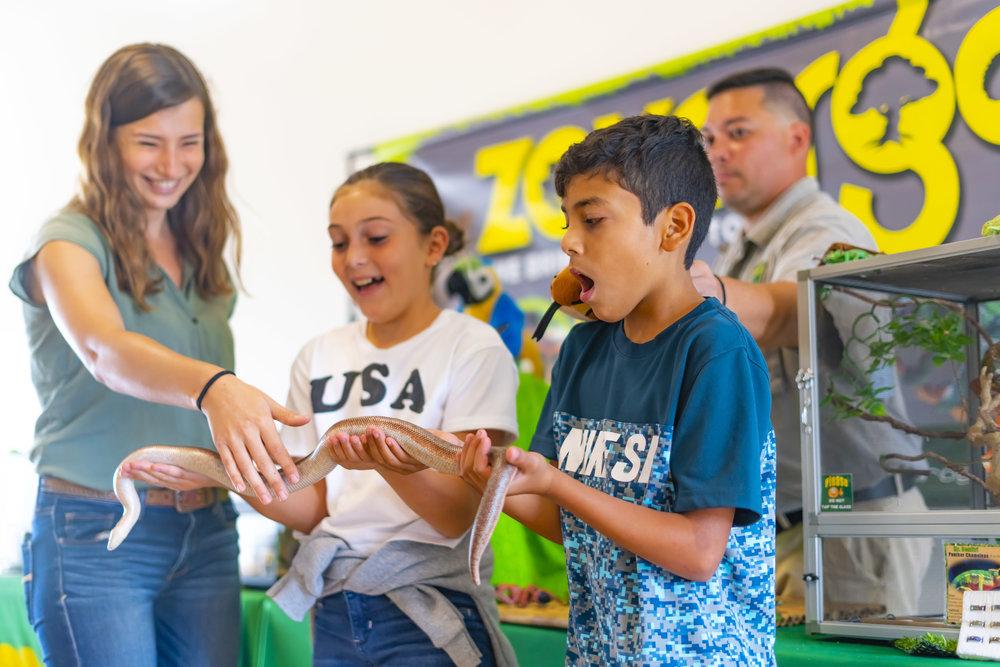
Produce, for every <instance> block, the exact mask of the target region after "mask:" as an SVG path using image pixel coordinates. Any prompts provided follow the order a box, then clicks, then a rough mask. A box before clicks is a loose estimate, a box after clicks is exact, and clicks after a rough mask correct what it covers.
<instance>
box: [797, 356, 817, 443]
mask: <svg viewBox="0 0 1000 667" xmlns="http://www.w3.org/2000/svg"><path fill="white" fill-rule="evenodd" d="M812 383H813V372H812V369H811V368H800V369H799V372H798V373H796V374H795V385H796V386H797V387H798V388H799V395H800V396H802V416H801V421H802V430H803V432H805V434H806V435H808V434H810V433H812V423H811V422H810V414H811V412H812V411H811V410H810V409H809V408H811V407H812Z"/></svg>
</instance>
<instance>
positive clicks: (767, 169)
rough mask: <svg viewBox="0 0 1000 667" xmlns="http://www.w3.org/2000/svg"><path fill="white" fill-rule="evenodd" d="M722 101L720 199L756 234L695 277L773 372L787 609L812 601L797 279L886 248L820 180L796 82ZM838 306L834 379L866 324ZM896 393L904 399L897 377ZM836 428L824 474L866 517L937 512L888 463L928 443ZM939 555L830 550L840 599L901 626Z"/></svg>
mask: <svg viewBox="0 0 1000 667" xmlns="http://www.w3.org/2000/svg"><path fill="white" fill-rule="evenodd" d="M708 98H709V107H708V116H707V120H706V121H705V125H704V128H703V132H704V136H705V142H706V148H707V150H708V155H709V159H710V160H711V163H712V168H713V171H714V173H715V177H716V181H717V183H718V187H719V193H720V196H721V198H722V202H723V203H724V204H725V206H726V208H727V209H729V210H732V211H735V212H736V213H739V214H740V215H741V216H743V218H744V219H745V221H746V222H745V224H744V226H743V229H742V230H741V232H740V233H739V234H738V235H737V237H736V238H735V239H734V241H733V242H732V243H731V244H730V245H729V247H728V248H726V249H725V251H724V252H723V253H722V254H721V255H720V257H719V258H718V260H717V262H716V264H715V267H714V271H713V270H712V269H711V268H709V267H708V265H707V264H705V263H704V262H697V261H696V262H695V263H694V265H693V266H692V268H691V275H692V278H693V279H694V282H695V286H696V287H697V288H698V290H699V291H700V292H701V293H702V294H703V295H705V296H715V297H716V298H718V299H719V300H720V301H722V302H723V303H724V304H725V305H727V306H728V307H729V308H730V309H732V310H733V311H734V312H735V313H736V314H737V316H738V317H739V318H740V321H741V322H742V323H743V325H744V326H745V327H746V328H747V329H748V330H749V331H750V333H751V334H752V335H753V336H754V338H755V339H756V340H757V343H758V344H759V345H760V347H761V349H762V351H763V352H764V354H765V358H766V359H767V362H768V369H769V371H770V374H771V394H772V421H773V423H774V430H775V435H776V438H777V459H778V489H777V512H778V514H777V523H778V528H777V530H778V539H777V563H776V569H775V575H776V576H775V582H776V588H777V594H778V596H779V598H780V597H786V598H802V597H804V587H803V582H802V574H803V572H802V460H801V439H800V431H799V428H800V421H799V419H800V417H799V394H798V389H797V386H796V381H795V378H796V373H797V371H798V369H799V367H800V365H799V351H798V335H799V332H798V312H797V310H798V308H797V285H796V279H797V275H796V274H797V273H798V271H800V270H802V269H808V268H812V267H815V266H817V264H818V263H819V259H820V258H821V257H822V256H823V254H824V253H825V252H826V250H827V249H828V248H829V247H830V245H831V244H832V243H834V242H844V243H849V244H852V245H856V246H859V247H862V248H869V249H876V247H875V241H874V239H873V238H872V235H871V234H870V233H869V231H868V230H867V229H866V228H865V226H864V225H863V224H862V223H861V221H860V220H858V219H857V218H856V217H855V216H854V215H852V214H851V213H849V212H848V211H846V210H845V209H844V208H842V207H841V206H840V205H839V204H837V203H836V202H835V201H834V200H833V199H832V198H830V196H829V195H827V194H826V193H824V192H821V191H820V189H819V186H818V184H817V182H816V180H815V179H813V178H811V177H809V176H808V175H807V168H806V165H807V158H808V155H809V149H810V146H811V144H812V133H813V121H812V112H811V110H810V108H809V105H808V104H807V103H806V101H805V98H803V96H802V94H801V93H800V92H799V90H798V89H797V88H796V86H795V82H794V80H793V79H792V77H791V75H790V74H788V72H785V71H784V70H780V69H770V68H768V69H755V70H750V71H745V72H739V73H736V74H733V75H731V76H728V77H726V78H724V79H722V80H721V81H718V82H716V83H715V84H713V85H712V86H710V87H709V89H708ZM833 297H834V298H832V299H827V300H826V301H824V307H825V309H826V311H827V312H828V313H829V316H830V317H829V319H828V320H827V321H828V323H830V324H831V325H832V326H829V327H826V330H827V331H828V334H827V338H825V339H824V340H821V341H820V347H819V349H820V350H821V353H822V355H823V357H824V359H823V362H824V363H823V364H821V366H824V371H827V370H833V369H834V368H835V367H836V366H837V364H838V363H839V361H840V358H841V356H842V354H843V350H844V341H845V340H847V339H848V338H849V336H850V335H851V333H850V332H851V331H852V328H851V327H852V324H853V323H854V320H855V318H856V317H857V315H858V314H860V312H862V311H861V310H860V309H859V304H858V303H857V302H856V301H855V300H853V299H850V298H849V297H847V296H846V295H842V294H834V295H833ZM860 306H862V307H863V310H870V306H868V305H866V304H860ZM824 317H825V316H824ZM821 328H822V327H821ZM853 353H856V350H855V351H853ZM824 364H825V365H824ZM891 381H892V383H893V386H895V376H894V374H893V377H892V378H891ZM734 400H736V399H734ZM885 403H886V404H887V408H888V409H889V411H890V412H895V413H896V414H902V413H903V411H904V406H903V404H902V397H901V395H900V393H899V392H898V391H894V392H893V393H892V395H891V396H889V397H888V398H887V399H886V400H885ZM822 422H823V423H822V431H821V432H822V438H823V439H822V445H821V446H822V450H823V451H822V459H821V460H822V463H821V468H822V473H823V474H841V473H851V474H852V475H853V487H854V508H855V509H856V510H869V511H898V512H921V511H926V509H927V507H926V505H925V503H924V499H923V496H922V495H921V493H920V491H919V490H918V489H917V488H915V487H914V485H915V480H916V478H917V475H889V474H888V473H886V472H885V471H884V470H883V469H882V468H881V467H880V466H879V456H880V455H881V454H886V453H902V454H916V453H920V452H921V450H922V448H921V441H920V439H919V438H917V437H915V436H912V435H907V434H905V433H902V432H900V431H896V430H894V429H892V428H891V427H890V426H889V425H888V424H885V423H879V422H869V421H862V420H860V419H848V420H842V419H837V418H835V417H834V416H833V415H832V413H831V411H830V410H828V409H824V410H823V412H822ZM914 467H919V466H914ZM924 467H926V466H924ZM817 481H818V480H817ZM930 549H931V544H930V540H928V539H901V538H896V539H888V538H866V539H859V538H851V539H832V540H831V539H827V540H825V544H824V552H825V559H824V569H823V578H824V579H825V582H824V583H825V584H826V585H825V587H824V591H825V595H826V599H827V601H831V602H845V603H857V604H871V603H877V604H883V605H885V607H886V611H887V612H889V613H893V614H896V615H897V616H898V615H906V614H915V613H917V612H918V609H917V602H918V599H919V594H920V590H919V588H920V586H919V583H920V581H921V578H922V576H921V575H922V573H923V572H924V571H925V570H926V568H927V565H928V562H929V559H930ZM915 577H916V578H915ZM915 584H916V585H915Z"/></svg>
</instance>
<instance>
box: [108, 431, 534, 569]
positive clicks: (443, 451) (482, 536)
mask: <svg viewBox="0 0 1000 667" xmlns="http://www.w3.org/2000/svg"><path fill="white" fill-rule="evenodd" d="M369 427H375V428H378V429H381V430H382V432H383V433H385V435H386V437H387V438H392V439H394V440H395V441H396V442H397V443H399V446H400V447H402V448H403V450H404V451H405V452H406V453H407V454H409V455H410V456H412V457H413V458H415V459H416V460H417V461H420V462H421V463H423V464H424V465H426V466H427V467H428V468H433V469H434V470H437V471H438V472H441V473H445V474H448V475H457V474H458V472H459V470H458V453H459V452H460V451H461V449H462V448H461V447H460V446H458V445H454V444H452V443H450V442H447V441H446V440H442V439H441V438H439V437H437V436H435V435H434V434H432V433H429V432H427V431H425V430H424V429H422V428H420V427H419V426H415V425H413V424H411V423H409V422H406V421H403V420H401V419H393V418H391V417H353V418H350V419H344V420H342V421H339V422H337V423H336V424H334V425H333V426H331V427H330V428H329V429H327V431H326V433H325V434H323V437H322V438H320V443H319V445H317V447H316V449H314V450H313V452H312V453H311V454H310V455H309V456H307V457H306V458H304V459H302V460H301V461H299V462H297V463H296V467H297V468H298V470H299V481H298V482H296V483H295V484H287V480H286V485H287V487H288V491H289V493H292V492H295V491H298V490H299V489H303V488H305V487H307V486H311V485H313V484H315V483H316V482H318V481H319V480H321V479H323V478H324V477H326V476H327V474H329V473H330V471H331V470H333V469H334V468H335V467H336V466H337V463H336V461H334V460H333V457H332V455H331V454H330V450H329V448H328V447H327V444H326V442H327V437H328V436H329V435H331V434H333V433H336V432H340V433H347V434H349V435H357V436H363V435H365V434H366V433H367V430H368V428H369ZM505 450H506V447H493V448H492V449H491V450H490V464H491V466H492V471H491V473H490V478H489V480H488V482H487V484H486V489H485V490H484V492H483V498H482V500H481V501H480V503H479V510H478V511H477V512H476V518H475V521H474V522H473V524H472V541H471V542H470V543H469V573H470V574H471V575H472V580H473V581H474V582H475V583H476V584H477V585H478V584H479V583H480V582H479V563H480V560H481V559H482V556H483V552H485V551H486V547H487V545H488V544H489V542H490V536H491V535H492V534H493V529H494V528H495V527H496V524H497V521H498V520H499V519H500V513H501V512H502V511H503V503H504V497H505V496H506V494H507V487H508V486H510V483H511V481H512V480H513V479H514V475H515V474H516V473H517V468H515V467H513V466H511V465H509V464H508V463H507V459H506V457H505V456H504V452H505ZM133 461H147V462H151V463H165V464H169V465H174V466H178V467H180V468H184V469H186V470H190V471H193V472H198V473H201V474H203V475H206V476H208V477H211V478H212V479H213V480H215V481H216V482H217V483H218V484H219V485H220V486H224V487H225V488H227V489H229V490H230V491H233V492H236V489H234V488H233V487H232V482H230V480H229V475H228V474H226V469H225V468H224V467H223V465H222V461H221V459H220V458H219V455H218V454H216V453H215V452H213V451H210V450H207V449H200V448H197V447H175V446H168V445H151V446H149V447H143V448H141V449H137V450H135V451H134V452H132V453H131V454H129V455H128V456H126V457H125V459H123V460H122V462H121V463H120V464H119V465H118V468H117V469H116V470H115V478H114V488H115V495H116V496H117V497H118V500H119V501H120V502H121V504H122V506H123V507H124V508H125V512H124V514H123V515H122V518H121V519H120V520H119V521H118V523H117V524H116V525H115V527H114V528H113V529H112V531H111V536H110V537H109V538H108V550H109V551H113V550H114V549H117V548H118V545H120V544H121V543H122V541H124V540H125V538H126V537H128V534H129V532H131V530H132V527H133V526H135V524H136V522H137V521H138V520H139V514H140V513H141V512H142V504H141V503H140V502H139V495H138V493H136V490H135V483H134V482H133V481H132V480H131V479H130V478H128V477H124V476H122V473H121V471H122V465H123V464H125V463H130V462H133ZM283 479H284V477H283ZM247 489H248V491H247V494H254V492H253V489H252V487H250V486H249V485H247ZM254 495H255V494H254Z"/></svg>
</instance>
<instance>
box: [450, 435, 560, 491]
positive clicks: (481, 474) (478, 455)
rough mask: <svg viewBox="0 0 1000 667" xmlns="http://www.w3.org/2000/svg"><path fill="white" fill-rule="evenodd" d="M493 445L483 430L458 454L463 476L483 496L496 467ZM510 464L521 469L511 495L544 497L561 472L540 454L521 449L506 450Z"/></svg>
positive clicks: (467, 441)
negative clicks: (492, 463) (492, 458)
mask: <svg viewBox="0 0 1000 667" xmlns="http://www.w3.org/2000/svg"><path fill="white" fill-rule="evenodd" d="M491 448H492V445H491V443H490V438H489V436H488V435H487V434H486V431H484V430H482V429H480V430H478V431H476V432H475V433H470V434H469V435H468V436H466V438H465V445H464V446H463V447H462V451H461V452H459V455H458V468H459V476H460V477H461V478H462V479H464V480H465V481H466V482H467V483H468V484H470V485H471V486H472V487H473V488H475V489H476V490H478V491H479V492H480V493H482V492H483V490H484V489H485V488H486V482H487V480H488V479H489V476H490V472H491V471H492V469H493V467H492V466H491V465H490V457H489V454H490V449H491ZM505 454H506V457H507V463H509V464H510V465H512V466H514V467H516V468H517V471H518V472H517V475H516V476H515V477H514V480H513V481H512V482H511V484H510V487H508V489H507V495H508V496H516V495H521V494H525V493H533V494H537V495H542V496H544V495H545V494H547V493H548V492H549V489H550V488H551V486H552V480H553V479H554V478H555V476H556V474H557V473H558V471H557V470H555V469H554V468H553V467H552V466H551V465H550V464H549V462H548V460H546V458H545V457H544V456H542V455H541V454H539V453H537V452H526V451H524V450H523V449H519V448H517V447H508V448H507V449H506V452H505Z"/></svg>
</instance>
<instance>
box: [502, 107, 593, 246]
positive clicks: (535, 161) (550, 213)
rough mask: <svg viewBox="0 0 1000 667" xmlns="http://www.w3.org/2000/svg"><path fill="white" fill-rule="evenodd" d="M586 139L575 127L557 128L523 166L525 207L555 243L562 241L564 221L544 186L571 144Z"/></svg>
mask: <svg viewBox="0 0 1000 667" xmlns="http://www.w3.org/2000/svg"><path fill="white" fill-rule="evenodd" d="M585 136H587V132H586V130H584V129H583V128H582V127H577V126H576V125H564V126H562V127H557V128H556V129H554V130H552V131H551V132H549V133H548V134H546V135H545V136H544V137H542V139H541V141H539V142H538V144H537V145H536V146H535V150H533V151H532V152H531V155H530V156H529V157H528V161H527V162H526V163H525V165H524V180H523V186H524V207H525V209H526V210H527V211H528V216H529V217H530V218H531V221H532V222H533V223H534V224H535V227H536V228H537V229H538V231H540V232H541V233H542V234H544V235H545V236H547V237H548V238H550V239H553V240H559V239H561V238H562V235H563V224H564V221H565V217H564V216H563V212H562V209H560V208H559V202H558V201H554V200H552V199H551V198H550V197H549V195H548V194H547V193H546V190H545V185H546V184H547V183H550V182H551V180H552V165H554V164H555V163H556V162H558V161H559V158H561V157H562V154H563V153H565V152H566V149H567V148H569V147H570V144H575V143H576V142H578V141H582V140H583V138H584V137H585ZM529 238H530V237H529ZM518 247H520V246H518Z"/></svg>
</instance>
